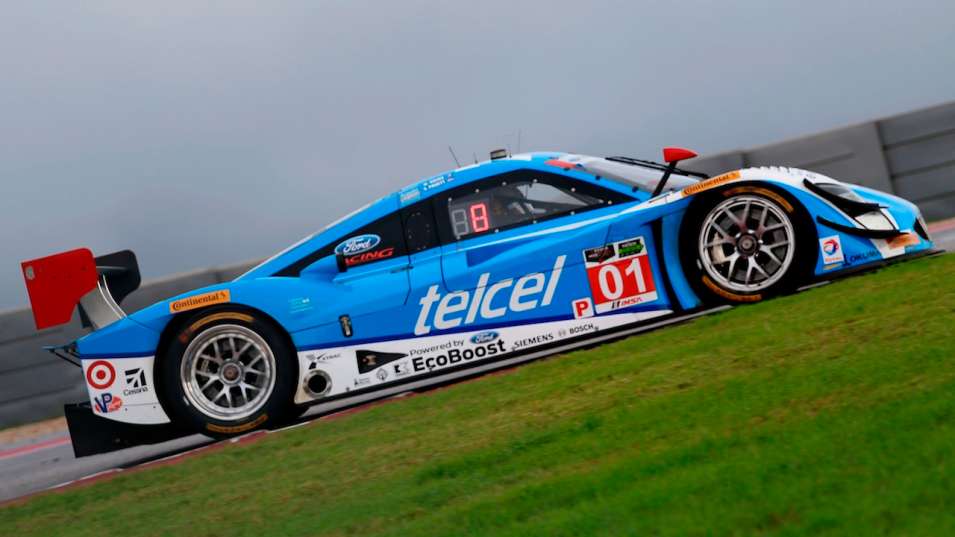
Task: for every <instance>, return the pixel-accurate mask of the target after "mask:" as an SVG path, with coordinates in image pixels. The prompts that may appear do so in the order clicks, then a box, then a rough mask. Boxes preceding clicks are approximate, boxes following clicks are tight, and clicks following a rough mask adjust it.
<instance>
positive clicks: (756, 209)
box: [680, 185, 817, 304]
mask: <svg viewBox="0 0 955 537" xmlns="http://www.w3.org/2000/svg"><path fill="white" fill-rule="evenodd" d="M815 235H816V234H815V231H814V226H813V224H812V221H811V219H810V217H809V216H808V214H807V213H806V212H805V210H804V209H803V208H802V206H800V205H799V204H798V203H797V202H796V201H795V200H793V199H792V198H791V197H790V196H788V195H786V194H784V193H783V192H780V191H777V190H775V189H772V188H768V187H766V186H762V185H739V186H734V187H731V188H726V189H722V190H719V191H717V192H715V193H713V194H712V195H709V196H706V197H701V198H699V199H698V200H695V202H694V203H693V204H691V206H690V208H689V209H688V210H687V214H686V216H685V218H684V220H683V224H682V225H681V228H680V258H681V263H682V265H683V267H684V271H685V272H686V277H687V280H688V281H689V282H690V285H691V286H692V287H693V288H694V290H695V291H696V293H697V295H698V296H699V297H700V298H701V299H702V300H703V302H704V304H727V303H728V304H740V303H748V302H759V301H761V300H764V299H766V298H769V297H772V296H776V295H779V294H783V293H787V292H791V291H793V290H794V289H795V288H796V287H798V286H799V285H801V284H802V283H803V282H805V281H806V280H807V279H808V278H809V277H810V276H811V275H812V274H813V270H814V268H815V264H816V255H817V254H816V249H815V248H814V244H815Z"/></svg>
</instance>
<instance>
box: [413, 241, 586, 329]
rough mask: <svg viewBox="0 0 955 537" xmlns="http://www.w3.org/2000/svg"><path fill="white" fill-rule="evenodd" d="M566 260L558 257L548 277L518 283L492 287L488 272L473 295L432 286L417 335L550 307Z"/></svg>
mask: <svg viewBox="0 0 955 537" xmlns="http://www.w3.org/2000/svg"><path fill="white" fill-rule="evenodd" d="M566 257H567V256H564V255H561V256H558V257H557V259H555V260H554V267H553V269H552V270H551V271H550V272H548V273H540V272H537V273H534V274H528V275H526V276H522V277H520V278H518V279H517V280H514V279H513V278H507V279H504V280H501V281H498V282H495V283H493V284H490V285H488V282H489V281H490V279H491V273H490V272H485V273H484V274H481V275H480V276H479V277H478V281H477V285H475V289H474V291H473V292H472V291H453V292H451V293H447V294H443V293H440V292H438V289H439V286H437V285H432V286H431V287H429V288H428V292H427V293H425V295H424V296H423V297H421V299H420V300H419V301H418V304H420V306H421V309H419V310H418V320H417V321H416V322H415V328H414V333H415V335H418V336H420V335H424V334H427V333H429V332H431V330H432V329H437V330H449V329H452V328H457V327H459V326H462V325H469V324H471V323H473V322H475V321H476V320H477V319H496V318H498V317H503V316H504V315H506V314H507V312H508V311H512V312H520V311H528V310H532V309H535V308H538V307H543V306H549V305H550V303H551V300H553V298H554V291H555V290H556V289H557V283H558V282H559V281H560V274H561V271H562V270H563V268H564V260H565V259H566ZM432 313H433V315H432Z"/></svg>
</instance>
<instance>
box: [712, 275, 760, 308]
mask: <svg viewBox="0 0 955 537" xmlns="http://www.w3.org/2000/svg"><path fill="white" fill-rule="evenodd" d="M703 283H704V284H705V285H706V286H707V287H709V288H710V291H713V292H714V293H716V294H718V295H720V296H721V297H723V298H725V299H726V300H731V301H733V302H759V301H760V300H762V299H763V295H762V294H761V293H758V294H755V295H738V294H736V293H732V292H730V291H727V290H725V289H723V288H722V287H720V286H718V285H716V284H715V283H713V280H711V279H710V278H709V276H705V275H704V276H703Z"/></svg>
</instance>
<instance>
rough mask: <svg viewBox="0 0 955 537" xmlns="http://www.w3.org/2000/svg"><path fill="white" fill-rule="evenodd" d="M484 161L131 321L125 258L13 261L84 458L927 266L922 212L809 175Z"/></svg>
mask: <svg viewBox="0 0 955 537" xmlns="http://www.w3.org/2000/svg"><path fill="white" fill-rule="evenodd" d="M693 156H695V154H694V153H693V152H691V151H689V150H686V149H681V148H667V149H665V150H664V160H665V161H666V162H667V164H658V163H654V162H650V161H644V160H638V159H633V158H628V157H608V158H601V157H590V156H584V155H575V154H566V153H532V154H522V155H514V156H509V155H507V154H506V152H501V151H499V152H495V153H492V158H491V159H490V160H488V161H485V162H482V163H480V164H474V165H473V166H465V167H462V168H458V169H456V170H453V171H451V172H448V173H443V174H441V175H437V176H435V177H431V178H429V179H425V180H423V181H421V182H418V183H416V184H414V185H411V186H409V187H407V188H405V189H403V190H401V191H399V192H395V193H392V194H389V195H387V196H385V197H383V198H381V199H379V200H377V201H375V202H373V203H371V204H369V205H367V206H365V207H363V208H361V209H359V210H357V211H355V212H354V213H352V214H350V215H348V216H346V217H345V218H343V219H341V220H339V221H337V222H335V223H332V224H330V225H329V226H327V227H326V228H325V229H323V230H322V231H320V232H318V233H315V234H314V235H311V236H309V237H307V238H306V239H304V240H302V241H300V242H298V243H297V244H295V245H293V246H291V247H290V248H288V249H286V250H284V251H283V252H281V253H279V254H277V255H275V256H274V257H272V258H270V259H268V260H266V261H265V262H263V263H261V264H260V265H258V266H256V267H254V268H252V269H251V270H249V271H248V272H247V273H245V274H243V275H242V276H240V277H238V278H237V279H235V280H234V281H232V282H229V283H224V284H218V285H213V286H209V287H205V288H202V289H197V290H195V291H193V292H190V293H186V294H184V295H180V296H177V297H173V298H170V299H168V300H164V301H161V302H159V303H156V304H154V305H152V306H150V307H147V308H145V309H143V310H141V311H138V312H136V313H133V314H130V315H127V314H125V313H124V312H123V310H122V309H120V307H119V306H118V303H119V302H120V301H121V300H122V298H123V297H125V296H126V295H128V294H129V293H130V292H132V291H133V290H134V289H136V288H137V287H138V285H139V271H138V268H137V265H136V259H135V256H134V255H133V254H132V252H129V251H123V252H117V253H113V254H109V255H105V256H101V257H98V258H94V257H93V255H92V254H91V253H90V251H89V250H86V249H79V250H73V251H70V252H65V253H62V254H57V255H54V256H50V257H46V258H42V259H36V260H33V261H27V262H24V263H23V265H22V269H23V274H24V277H25V279H26V283H27V287H28V291H29V293H30V299H31V303H32V306H33V311H34V316H35V319H36V322H37V326H38V327H39V328H45V327H47V326H53V325H56V324H62V323H65V322H68V321H69V320H70V318H71V315H72V314H73V311H74V308H75V307H76V306H77V305H79V309H80V314H81V318H82V320H83V322H84V324H86V325H87V326H89V327H90V328H92V332H91V333H89V334H88V335H86V336H84V337H82V338H80V339H78V340H76V341H75V342H73V343H71V344H69V345H66V346H63V347H60V348H57V349H53V350H54V351H56V352H59V353H60V354H65V357H66V358H70V359H74V360H77V361H78V363H79V364H81V365H82V367H83V372H84V375H85V378H86V381H87V384H88V387H89V402H88V403H82V404H78V405H68V406H67V417H68V421H69V423H70V428H71V432H72V434H73V440H74V448H75V450H76V452H77V454H78V455H85V454H90V453H96V452H100V451H105V450H109V449H116V448H117V447H124V446H127V445H133V444H137V443H146V442H155V441H159V440H164V439H168V438H171V437H173V436H177V435H182V434H187V433H194V432H200V433H204V434H206V435H210V436H213V437H227V436H232V435H237V434H241V433H245V432H247V431H250V430H253V429H258V428H269V427H274V426H277V425H280V424H283V423H287V422H288V421H290V420H292V419H294V418H295V417H297V416H298V415H300V414H301V413H302V412H304V411H305V410H306V409H308V408H309V407H311V406H315V405H320V406H321V407H322V408H323V409H325V410H331V409H334V408H339V407H343V406H347V405H352V404H355V403H358V402H363V401H367V400H370V399H374V398H380V397H384V396H387V395H391V394H395V393H399V392H403V391H407V390H413V389H418V388H422V387H424V386H427V385H432V384H436V383H442V382H447V381H448V380H450V379H453V378H456V377H459V376H463V375H473V374H475V373H477V372H480V371H486V370H489V369H493V368H497V367H503V366H506V365H510V364H514V363H517V362H518V361H522V360H527V359H530V358H534V357H537V356H542V355H544V354H549V353H553V352H556V351H562V350H566V349H569V348H572V347H574V346H578V345H581V344H584V343H592V342H593V341H595V340H601V339H606V338H608V337H613V336H620V335H621V334H624V333H628V332H633V331H634V330H635V329H639V328H640V327H644V326H647V325H650V324H656V323H660V322H661V321H663V320H665V319H667V318H670V319H672V318H677V317H681V316H686V315H690V314H692V313H693V312H699V311H703V310H705V309H706V308H711V307H713V306H714V305H720V304H740V303H748V302H757V301H760V300H764V299H767V298H769V297H772V296H774V295H778V294H781V293H786V292H790V291H793V290H795V289H796V288H797V287H800V286H803V285H806V284H809V283H812V282H814V281H819V280H823V279H829V278H832V277H833V276H834V275H838V274H841V273H846V272H847V271H853V270H855V269H859V268H866V267H871V266H875V265H878V264H881V263H884V262H886V260H894V259H899V258H903V257H911V256H913V255H917V254H920V253H927V252H928V251H930V250H931V249H932V248H933V245H932V242H931V240H930V238H929V235H928V233H927V229H926V226H925V223H924V222H923V220H922V218H921V215H920V213H919V210H918V209H917V208H916V207H915V205H913V204H911V203H909V202H907V201H905V200H902V199H900V198H897V197H895V196H891V195H888V194H885V193H882V192H878V191H875V190H871V189H868V188H864V187H860V186H854V185H850V184H845V183H841V182H838V181H835V180H833V179H830V178H828V177H825V176H822V175H819V174H816V173H813V172H809V171H804V170H798V169H792V168H783V167H764V168H750V169H743V170H736V171H730V172H728V173H724V174H722V175H719V176H716V177H707V176H706V175H703V174H698V173H694V172H690V171H686V170H682V169H680V168H677V163H678V162H679V161H682V160H685V159H688V158H692V157H693Z"/></svg>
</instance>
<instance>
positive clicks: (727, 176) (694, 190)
mask: <svg viewBox="0 0 955 537" xmlns="http://www.w3.org/2000/svg"><path fill="white" fill-rule="evenodd" d="M737 179H739V171H735V172H729V173H724V174H723V175H717V176H716V177H710V178H709V179H707V180H705V181H700V182H699V183H697V184H695V185H690V186H688V187H686V188H684V189H683V197H684V198H685V197H688V196H692V195H694V194H699V193H700V192H704V191H706V190H709V189H711V188H716V187H718V186H720V185H724V184H726V183H729V182H730V181H735V180H737Z"/></svg>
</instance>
